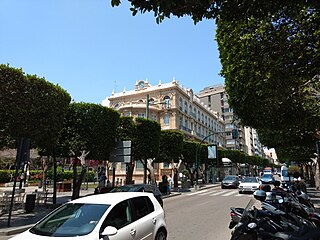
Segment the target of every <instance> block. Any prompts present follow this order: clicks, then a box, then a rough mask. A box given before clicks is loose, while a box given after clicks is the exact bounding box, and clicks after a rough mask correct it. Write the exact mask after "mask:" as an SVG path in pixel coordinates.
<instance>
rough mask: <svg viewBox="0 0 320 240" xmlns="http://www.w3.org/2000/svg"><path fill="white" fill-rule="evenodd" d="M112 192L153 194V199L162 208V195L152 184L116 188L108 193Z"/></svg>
mask: <svg viewBox="0 0 320 240" xmlns="http://www.w3.org/2000/svg"><path fill="white" fill-rule="evenodd" d="M110 192H111V193H112V192H149V193H153V195H154V196H155V198H156V199H157V200H158V202H159V203H160V205H161V207H163V200H162V193H161V192H160V190H159V188H158V187H157V186H156V185H152V184H144V183H141V184H127V185H123V186H118V187H116V188H114V189H112V190H111V191H110Z"/></svg>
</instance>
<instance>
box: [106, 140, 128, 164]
mask: <svg viewBox="0 0 320 240" xmlns="http://www.w3.org/2000/svg"><path fill="white" fill-rule="evenodd" d="M109 161H110V162H124V163H129V162H130V161H131V141H118V142H117V143H116V147H115V148H114V149H113V151H112V152H111V153H110V156H109Z"/></svg>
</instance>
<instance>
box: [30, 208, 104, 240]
mask: <svg viewBox="0 0 320 240" xmlns="http://www.w3.org/2000/svg"><path fill="white" fill-rule="evenodd" d="M109 207H110V205H106V204H79V203H76V204H71V203H68V204H65V205H63V206H61V207H60V208H58V209H57V210H56V211H54V212H53V213H51V214H50V215H48V216H47V217H46V218H44V219H43V220H42V221H40V222H39V223H38V224H36V225H35V226H34V227H32V228H31V229H30V232H32V233H34V234H37V235H42V236H52V237H74V236H83V235H87V234H88V233H90V232H91V231H92V230H93V229H94V228H95V226H96V225H97V223H98V222H99V221H100V219H101V217H102V215H103V214H104V213H105V212H106V210H107V209H108V208H109Z"/></svg>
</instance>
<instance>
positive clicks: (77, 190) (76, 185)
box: [71, 164, 87, 200]
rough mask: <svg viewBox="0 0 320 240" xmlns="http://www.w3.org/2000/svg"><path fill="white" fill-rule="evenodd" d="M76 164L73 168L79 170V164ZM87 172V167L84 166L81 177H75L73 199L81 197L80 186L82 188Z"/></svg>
mask: <svg viewBox="0 0 320 240" xmlns="http://www.w3.org/2000/svg"><path fill="white" fill-rule="evenodd" d="M74 165H75V168H73V170H75V169H76V171H77V165H76V164H74ZM86 172H87V167H86V166H82V170H81V173H80V176H79V178H74V179H73V191H72V197H71V199H72V200H74V199H77V198H79V197H80V188H81V184H82V182H83V180H84V178H85V176H86Z"/></svg>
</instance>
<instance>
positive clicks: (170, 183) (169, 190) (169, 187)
mask: <svg viewBox="0 0 320 240" xmlns="http://www.w3.org/2000/svg"><path fill="white" fill-rule="evenodd" d="M167 180H168V193H169V194H170V193H171V188H172V177H171V175H169V177H168V179H167Z"/></svg>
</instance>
